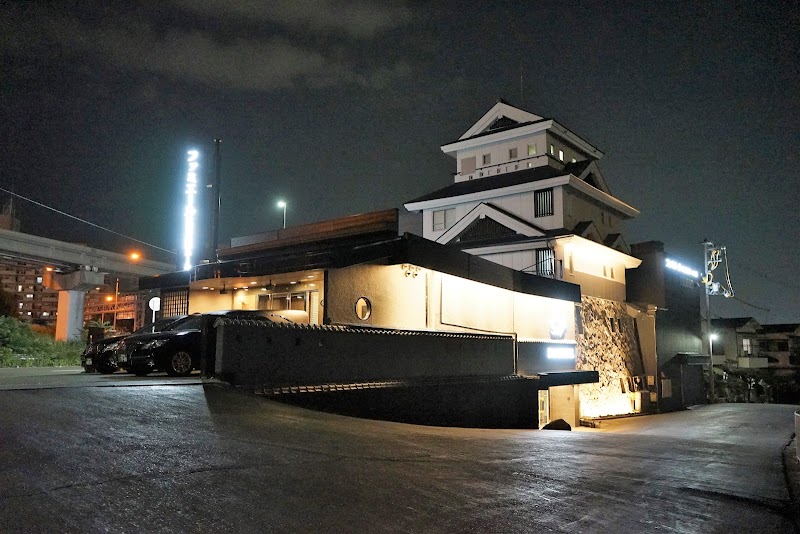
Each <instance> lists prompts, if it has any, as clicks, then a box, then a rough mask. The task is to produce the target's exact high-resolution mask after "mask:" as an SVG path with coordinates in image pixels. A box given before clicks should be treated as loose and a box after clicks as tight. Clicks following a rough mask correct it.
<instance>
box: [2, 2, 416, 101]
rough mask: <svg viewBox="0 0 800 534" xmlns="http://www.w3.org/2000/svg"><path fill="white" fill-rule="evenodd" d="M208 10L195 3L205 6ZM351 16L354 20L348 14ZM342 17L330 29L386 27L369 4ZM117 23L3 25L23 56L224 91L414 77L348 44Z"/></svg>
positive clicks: (375, 83)
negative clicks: (70, 60)
mask: <svg viewBox="0 0 800 534" xmlns="http://www.w3.org/2000/svg"><path fill="white" fill-rule="evenodd" d="M277 4H278V5H277V6H276V9H275V11H274V13H273V12H272V11H270V13H271V14H276V15H275V16H276V17H278V15H280V17H279V18H280V20H281V21H286V22H287V23H300V22H301V17H300V14H299V13H297V14H295V15H292V14H293V13H295V12H294V10H293V9H290V8H289V7H287V6H288V5H289V3H281V2H278V3H277ZM203 5H204V4H203V3H202V2H199V3H197V6H199V7H200V8H202V6H203ZM226 5H227V4H226ZM232 6H234V7H232ZM232 6H229V8H230V9H233V10H234V11H235V12H236V13H239V14H244V13H245V12H246V11H247V10H249V9H253V10H256V6H257V4H255V3H254V4H252V5H251V4H248V3H240V4H235V5H232ZM321 6H322V8H321V9H322V12H326V10H331V9H333V7H332V6H333V3H331V2H322V3H321ZM261 11H264V10H263V9H261ZM312 11H313V10H312ZM348 12H352V13H353V17H349V16H345V14H346V13H348ZM389 12H392V9H389ZM319 13H320V12H319V11H317V12H316V14H315V15H314V16H313V17H312V20H310V23H312V24H322V20H321V19H320V20H317V17H318V16H319ZM343 13H344V14H340V17H344V18H342V19H341V20H339V21H338V22H337V21H336V20H333V19H331V20H329V21H328V22H327V24H330V25H333V27H335V28H340V29H343V30H345V29H346V31H348V32H350V33H352V34H354V35H355V34H358V35H367V34H374V33H375V32H376V31H377V30H378V29H380V28H385V27H387V25H388V21H387V20H384V19H383V17H384V16H385V13H383V12H380V13H377V14H375V15H374V17H372V18H371V17H370V16H369V14H370V13H371V11H370V10H367V9H366V5H358V4H356V5H354V6H350V7H349V8H346V9H344V10H343ZM309 16H310V15H309ZM398 17H400V18H402V16H400V15H398ZM326 20H327V19H326ZM120 22H121V21H119V20H116V19H115V18H113V17H111V18H109V19H107V20H104V21H103V22H102V23H100V24H97V23H93V24H89V23H85V22H83V21H81V20H80V19H78V18H74V17H69V16H64V15H59V14H56V13H44V14H42V15H40V16H38V17H36V18H35V20H33V18H31V19H28V20H25V19H23V20H21V21H18V22H17V23H14V24H13V27H12V24H10V23H9V24H4V25H3V26H4V27H3V29H4V30H8V33H7V34H6V35H7V37H6V39H5V40H6V43H7V45H8V46H7V49H8V50H10V51H14V52H16V53H18V54H23V55H25V54H27V55H37V56H39V59H40V60H41V59H46V58H47V56H48V55H49V56H50V57H52V58H59V59H60V58H63V57H64V56H65V55H67V56H70V57H76V56H80V55H87V56H89V57H94V58H96V59H97V60H98V61H100V62H101V63H106V64H109V65H111V66H113V67H117V68H123V69H127V70H131V71H140V72H146V73H153V74H158V75H162V76H166V77H169V78H172V79H175V80H177V81H186V82H190V83H201V84H204V85H207V86H210V87H215V88H221V89H233V90H255V91H270V90H275V89H286V88H292V87H300V86H307V87H312V88H324V87H331V86H339V85H357V86H361V87H365V88H369V89H380V88H384V87H387V86H388V85H390V84H391V83H392V82H393V81H395V80H396V79H398V78H402V77H405V76H408V75H409V74H410V73H411V67H410V66H409V64H408V63H407V62H405V61H402V60H398V61H396V62H394V63H381V64H377V65H373V64H370V63H369V62H365V61H363V60H361V59H360V57H361V55H360V53H359V52H360V51H359V49H358V48H357V47H355V48H352V49H351V48H349V47H347V46H346V45H342V46H338V47H328V48H326V49H317V48H314V47H312V46H311V45H308V44H302V45H301V44H298V43H296V42H293V41H291V40H290V39H289V38H287V37H284V36H276V35H269V36H265V37H260V38H259V37H252V36H248V37H237V38H233V39H222V38H220V37H219V36H217V35H215V34H214V33H212V32H209V31H204V30H190V29H183V28H180V29H179V28H172V29H170V30H168V31H160V30H159V29H158V28H157V25H156V24H154V23H151V22H149V21H146V20H141V19H138V20H127V21H126V23H125V24H120ZM358 28H361V29H360V30H359V29H358Z"/></svg>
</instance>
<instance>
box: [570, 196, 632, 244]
mask: <svg viewBox="0 0 800 534" xmlns="http://www.w3.org/2000/svg"><path fill="white" fill-rule="evenodd" d="M564 195H565V201H564V206H565V209H564V228H567V229H568V230H572V229H574V228H575V226H577V225H578V223H580V222H583V221H593V222H594V224H595V226H596V227H597V230H598V231H599V232H600V235H601V236H602V237H603V238H605V236H607V235H608V234H613V233H620V232H621V230H622V219H621V218H620V216H619V215H618V214H616V213H613V212H611V211H610V210H607V209H605V210H604V209H603V208H602V207H601V206H600V205H599V204H598V203H597V202H595V201H593V200H590V199H589V198H587V197H586V196H585V195H582V194H580V193H578V192H577V191H575V190H574V189H572V188H566V190H565V192H564ZM566 197H568V199H567V198H566ZM603 211H605V212H606V215H607V217H606V222H605V223H604V222H603V220H602V218H601V215H600V213H601V212H603Z"/></svg>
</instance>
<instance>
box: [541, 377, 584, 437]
mask: <svg viewBox="0 0 800 534" xmlns="http://www.w3.org/2000/svg"><path fill="white" fill-rule="evenodd" d="M576 389H577V388H576V386H572V385H570V386H554V387H551V388H548V394H549V397H550V421H555V420H556V419H563V420H564V421H566V422H567V423H569V426H571V427H572V428H575V427H577V426H579V425H580V405H579V404H578V401H579V396H578V393H577V391H575V390H576Z"/></svg>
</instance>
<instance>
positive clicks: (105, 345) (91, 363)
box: [81, 315, 186, 374]
mask: <svg viewBox="0 0 800 534" xmlns="http://www.w3.org/2000/svg"><path fill="white" fill-rule="evenodd" d="M185 318H186V316H185V315H184V316H180V317H166V318H164V319H159V320H158V321H156V322H154V323H149V324H146V325H144V326H143V327H141V328H139V329H137V330H134V331H133V332H132V333H130V334H122V335H118V336H111V337H107V338H103V339H99V340H97V341H94V342H92V343H89V344H88V345H87V346H86V349H84V351H83V353H82V354H81V365H82V366H83V368H84V369H85V370H86V372H87V373H91V372H92V371H94V370H97V371H100V372H101V373H103V374H111V373H115V372H116V371H117V370H118V369H119V365H118V364H117V356H116V352H115V351H116V350H117V349H118V348H119V347H120V342H121V341H122V340H123V339H125V338H127V337H129V336H132V335H138V334H152V333H154V332H161V331H162V330H166V329H167V328H170V327H171V326H173V325H174V324H176V323H178V322H179V321H180V320H182V319H185Z"/></svg>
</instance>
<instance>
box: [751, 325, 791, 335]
mask: <svg viewBox="0 0 800 534" xmlns="http://www.w3.org/2000/svg"><path fill="white" fill-rule="evenodd" d="M798 328H800V324H798V323H785V324H763V325H761V329H760V330H759V332H760V333H762V334H792V333H794V331H795V330H797V329H798Z"/></svg>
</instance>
